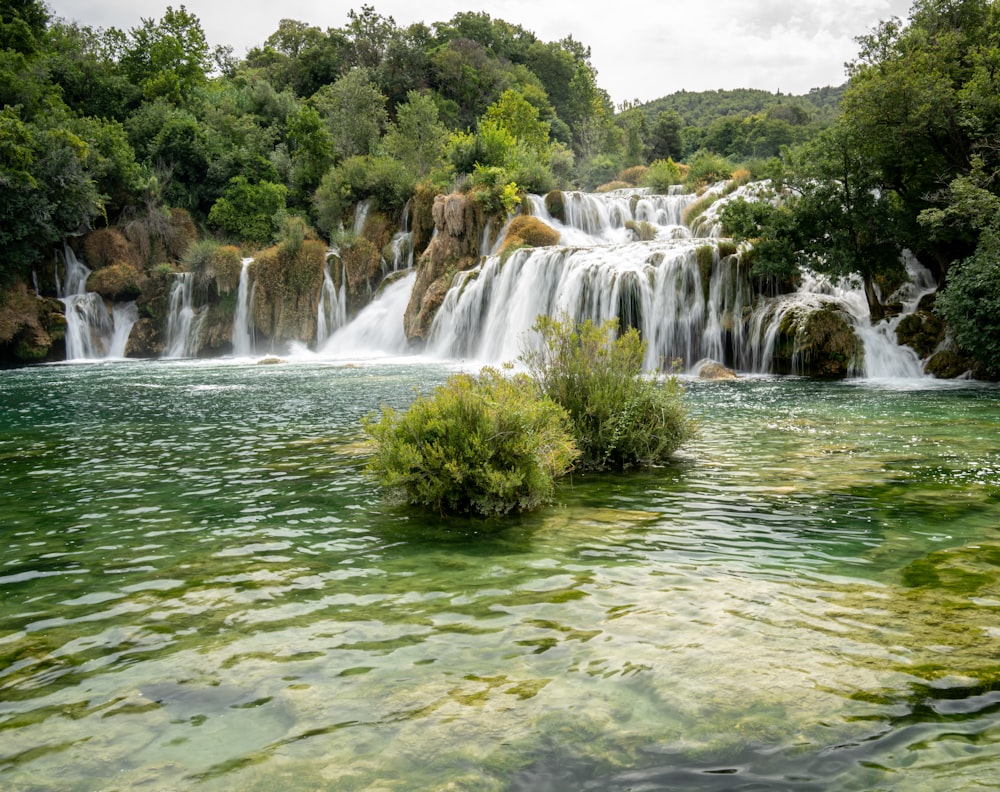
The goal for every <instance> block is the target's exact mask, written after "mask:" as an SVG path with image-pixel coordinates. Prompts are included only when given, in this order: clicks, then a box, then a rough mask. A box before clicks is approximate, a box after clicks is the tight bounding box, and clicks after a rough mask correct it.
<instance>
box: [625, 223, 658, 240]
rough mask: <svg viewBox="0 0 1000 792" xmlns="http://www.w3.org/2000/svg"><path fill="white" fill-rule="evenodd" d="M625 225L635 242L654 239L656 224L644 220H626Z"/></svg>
mask: <svg viewBox="0 0 1000 792" xmlns="http://www.w3.org/2000/svg"><path fill="white" fill-rule="evenodd" d="M625 227H626V228H627V229H628V230H629V231H631V232H632V234H633V236H634V238H635V240H636V241H637V242H652V241H653V240H654V239H656V234H657V230H656V226H655V225H653V224H652V223H647V222H646V221H645V220H626V221H625Z"/></svg>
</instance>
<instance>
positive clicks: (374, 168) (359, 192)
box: [313, 156, 416, 234]
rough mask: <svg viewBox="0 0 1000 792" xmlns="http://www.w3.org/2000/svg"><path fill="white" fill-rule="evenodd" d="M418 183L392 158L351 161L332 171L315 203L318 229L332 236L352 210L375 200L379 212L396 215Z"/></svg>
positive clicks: (347, 160) (353, 158)
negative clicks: (370, 200)
mask: <svg viewBox="0 0 1000 792" xmlns="http://www.w3.org/2000/svg"><path fill="white" fill-rule="evenodd" d="M415 188H416V179H415V178H414V176H413V174H412V173H411V172H410V171H409V170H408V169H407V167H406V165H404V164H403V163H402V162H400V161H398V160H394V159H390V158H389V157H370V156H358V157H349V158H348V159H346V160H344V161H343V162H342V163H340V165H338V166H337V167H336V168H332V169H330V170H329V171H328V172H327V174H326V175H325V176H324V177H323V179H322V181H321V182H320V185H319V188H318V189H317V190H316V195H315V197H314V199H313V202H314V207H315V210H316V218H317V225H318V226H319V227H320V229H321V230H322V231H325V232H326V233H327V234H332V233H333V232H334V231H336V229H337V227H338V226H339V225H340V224H341V223H343V222H344V219H345V217H346V216H347V214H348V211H349V210H350V208H351V207H352V206H354V205H355V204H357V203H359V202H360V201H363V200H364V199H365V198H372V199H373V200H374V203H375V208H377V209H379V210H381V211H383V212H395V211H398V210H399V209H402V207H403V205H404V204H405V203H406V202H407V201H408V200H409V199H410V198H411V197H412V196H413V192H414V189H415Z"/></svg>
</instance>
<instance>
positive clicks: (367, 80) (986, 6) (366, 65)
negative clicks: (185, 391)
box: [0, 0, 1000, 377]
mask: <svg viewBox="0 0 1000 792" xmlns="http://www.w3.org/2000/svg"><path fill="white" fill-rule="evenodd" d="M998 14H1000V9H998V7H997V5H996V4H995V3H992V2H986V0H961V1H958V0H955V1H945V0H920V1H919V2H917V3H915V4H914V6H913V8H912V10H911V13H910V17H909V19H907V20H905V21H903V20H898V19H889V20H885V21H883V22H882V23H881V24H880V25H879V26H878V27H877V28H876V29H874V30H872V31H869V32H867V33H863V34H862V35H861V36H860V37H859V38H858V44H859V52H858V55H857V57H856V59H855V60H854V61H853V62H852V63H850V64H849V67H848V78H849V79H848V81H847V83H846V84H845V85H844V86H841V87H822V88H817V89H815V90H813V91H811V92H810V93H809V94H807V95H805V96H799V97H796V96H783V95H776V94H769V93H767V92H762V91H751V90H744V91H716V92H704V93H689V92H680V93H677V94H673V95H671V96H666V97H663V98H662V99H659V100H657V101H655V102H651V103H649V104H646V105H640V104H638V103H626V104H625V105H623V106H620V107H617V108H616V107H614V106H613V104H612V102H611V100H610V98H609V96H608V94H607V92H605V91H604V90H603V89H602V88H601V87H600V85H599V81H598V74H597V73H596V71H595V69H594V67H593V66H592V64H591V62H590V51H589V48H588V47H587V46H586V45H585V44H584V43H582V42H578V41H576V40H574V39H573V38H571V37H568V38H565V39H563V40H560V41H557V42H545V41H541V40H540V39H538V37H536V36H535V35H534V34H533V33H532V32H531V31H529V30H527V29H526V28H524V27H522V26H520V25H517V24H512V23H509V22H506V21H503V20H499V19H493V18H491V17H490V16H489V15H488V14H486V13H472V12H464V13H459V14H456V15H455V16H454V17H453V18H452V19H451V20H448V21H442V22H434V23H430V24H425V23H417V24H413V25H409V26H406V27H400V26H398V25H397V24H396V23H395V21H394V20H393V19H392V18H391V17H385V16H383V15H381V14H379V13H378V11H377V10H376V9H375V8H374V7H372V6H368V5H363V6H361V8H360V9H356V10H351V11H350V12H348V14H347V21H346V24H345V25H344V26H343V27H340V28H329V29H326V30H323V29H321V28H319V27H316V26H313V25H310V24H309V23H308V22H306V21H297V20H291V19H285V20H282V22H281V23H280V25H279V27H278V29H277V30H276V31H275V32H274V33H273V34H272V35H271V36H269V37H268V38H267V40H266V41H264V42H262V43H261V44H260V45H259V46H257V47H254V48H253V49H251V50H250V51H249V52H248V53H247V54H246V56H245V57H244V58H236V57H235V56H234V55H233V52H232V50H231V48H227V47H226V46H224V45H218V44H216V45H213V44H211V43H210V42H208V41H207V40H206V37H205V34H204V31H203V29H202V26H201V24H200V22H199V20H198V18H197V17H196V16H195V15H193V14H192V13H190V12H189V11H187V9H186V8H185V7H184V6H183V5H181V6H178V7H172V6H168V7H167V8H166V9H165V11H164V13H163V15H162V17H161V18H159V19H143V20H142V22H141V24H140V25H138V26H137V27H134V28H132V29H129V30H118V29H114V28H111V29H92V28H89V27H87V26H86V25H83V24H80V23H77V22H69V21H66V20H62V19H59V18H55V17H53V16H52V14H51V13H50V12H49V11H48V9H47V8H46V7H45V5H44V4H43V3H40V2H37V0H3V1H2V3H0V95H2V99H3V105H4V107H3V111H2V115H0V127H2V131H0V187H2V189H0V249H2V250H3V252H4V255H3V257H2V261H0V282H2V287H3V295H4V296H3V298H2V299H3V301H4V303H5V307H4V309H3V310H2V311H0V315H2V316H4V317H5V318H4V319H3V320H2V321H0V345H2V347H3V349H4V357H5V358H6V359H19V360H23V359H32V358H33V357H39V356H40V357H44V356H45V355H46V354H48V347H45V346H44V344H43V345H42V347H44V348H43V349H42V350H41V351H38V350H35V349H32V348H31V346H32V345H31V344H30V343H28V344H26V343H25V333H26V332H27V331H28V330H32V331H33V332H34V333H35V335H36V336H38V335H39V333H40V332H41V331H42V330H44V329H45V328H44V322H43V321H41V320H36V319H33V318H32V315H31V309H29V308H26V307H25V306H26V305H27V302H30V300H29V299H28V297H26V296H25V295H26V294H28V293H29V292H30V286H29V285H30V284H31V283H32V281H33V280H34V281H35V284H36V285H35V289H36V291H39V292H40V293H41V294H44V295H49V294H51V288H50V286H49V284H48V279H47V277H46V276H45V275H44V274H43V275H42V283H41V286H40V287H39V286H38V278H39V272H40V271H41V272H43V273H44V272H48V271H49V270H50V269H51V264H50V263H46V262H51V261H52V260H53V252H54V251H55V250H58V249H60V248H61V246H62V245H63V243H64V241H65V240H67V239H71V238H78V237H80V236H81V235H83V234H86V233H87V232H92V231H94V230H100V229H118V230H120V231H121V234H122V235H123V236H124V237H126V238H127V241H128V242H129V243H130V244H131V246H132V247H133V248H135V249H138V251H139V256H138V257H136V256H135V255H133V256H132V257H131V259H132V260H131V261H130V264H129V265H130V266H131V268H132V270H134V272H133V271H131V270H127V269H126V270H122V269H119V271H118V272H117V273H106V276H105V280H107V281H109V282H110V283H111V285H110V286H108V287H107V288H108V290H109V292H110V293H114V294H117V295H118V296H121V295H127V294H128V293H130V292H135V293H136V294H137V293H138V292H139V291H141V288H140V286H141V284H137V282H138V281H143V280H144V279H148V278H151V277H155V276H156V274H157V273H160V274H161V275H164V274H166V273H168V272H172V271H174V270H176V269H177V268H185V267H187V268H194V267H196V266H197V264H198V262H199V261H204V260H205V259H206V257H208V258H210V257H211V250H214V249H216V248H217V247H218V246H220V245H228V246H236V247H239V248H241V249H242V250H243V251H244V252H254V251H257V250H261V249H264V248H267V247H268V246H270V245H272V244H275V243H279V242H282V241H283V240H284V241H288V240H292V241H293V242H294V241H295V240H299V242H301V240H302V239H316V238H322V239H323V240H325V241H327V242H329V241H331V240H334V239H339V240H341V241H343V240H344V238H345V235H349V232H346V231H345V230H344V229H345V224H349V220H350V218H351V213H352V212H353V209H354V206H355V205H357V204H358V202H360V201H363V200H366V199H370V200H371V202H372V203H373V204H374V205H375V207H376V208H377V209H378V210H380V211H381V212H383V213H385V215H386V216H387V217H398V216H399V215H400V214H401V212H402V211H403V209H404V207H405V206H407V204H408V202H409V201H411V200H414V199H415V200H416V201H417V202H418V203H419V201H420V200H423V202H424V203H425V204H426V203H427V202H428V201H429V197H433V196H434V195H440V194H449V193H464V194H465V195H467V196H469V198H470V199H471V200H472V201H473V202H475V203H476V204H478V205H479V206H480V207H481V208H482V209H483V211H485V212H488V213H489V212H492V213H500V214H503V213H510V212H512V211H515V210H516V209H517V207H518V206H519V205H520V202H521V201H522V200H523V197H524V196H525V195H526V194H529V193H533V194H545V193H549V192H551V191H553V190H569V189H581V190H596V189H612V188H614V187H619V186H644V187H649V188H651V189H652V190H654V191H666V190H668V189H669V188H670V187H672V186H673V185H674V184H684V186H685V189H688V190H699V189H704V188H705V187H706V186H707V185H709V184H711V183H713V182H715V181H719V180H726V179H730V178H731V177H732V176H733V174H734V173H740V174H742V177H741V178H742V179H744V180H746V179H750V178H752V179H770V180H771V183H772V184H773V185H774V189H775V195H778V196H780V200H774V201H771V202H755V203H747V202H745V201H737V202H735V203H734V205H733V206H732V207H730V208H729V209H727V210H726V212H725V225H726V229H727V231H728V232H729V233H730V234H731V235H732V236H733V238H734V239H735V240H736V241H737V242H740V243H742V242H747V243H750V246H751V247H750V248H748V251H747V252H746V254H745V255H746V257H747V260H748V262H749V263H750V265H751V266H752V268H753V272H754V275H755V276H756V277H758V278H759V279H760V282H761V284H762V288H771V289H781V288H785V287H786V286H787V284H789V283H791V282H793V281H794V279H795V277H796V276H797V273H798V272H799V271H800V268H802V267H809V268H812V269H814V270H817V271H820V272H826V273H829V274H833V275H839V274H843V275H848V274H853V275H856V276H859V277H861V278H863V279H864V282H865V286H866V292H867V293H868V295H869V304H870V306H871V308H872V317H873V319H876V318H878V317H880V316H881V315H882V313H883V311H884V310H887V308H886V307H885V306H883V305H882V295H885V294H888V293H890V292H891V291H892V287H893V284H894V283H895V282H896V281H898V279H899V278H900V277H901V272H902V265H901V263H900V254H901V252H902V251H904V250H909V251H912V253H913V254H914V255H915V256H916V257H917V258H918V259H919V260H920V261H921V262H922V263H923V264H924V265H925V266H927V267H929V268H930V269H931V270H932V271H933V273H934V275H935V277H936V278H937V279H938V281H939V283H941V284H943V286H944V288H943V289H942V290H941V291H940V292H939V295H938V298H937V305H936V306H935V307H934V312H935V313H934V316H937V317H939V319H940V320H943V321H944V322H946V324H947V328H948V331H949V332H950V334H951V337H952V338H953V339H954V342H955V355H956V356H959V357H960V362H959V363H957V364H956V365H957V366H958V367H961V366H963V365H965V362H967V361H972V363H973V364H974V365H975V366H976V372H977V375H978V376H983V377H996V376H998V375H1000V269H998V267H1000V265H998V263H997V258H996V256H997V249H998V244H1000V243H998V232H1000V219H998V218H1000V214H998V212H997V202H998V200H1000V199H998V194H1000V186H998V184H997V179H996V173H997V167H998V160H1000V154H998V152H1000V148H998V146H997V145H996V144H997V140H996V135H997V130H998V129H1000V123H998V122H1000V118H998V115H1000V105H998V104H997V101H996V98H995V97H996V96H997V95H998V92H997V85H996V83H997V81H998V79H1000V78H998V77H997V65H998V63H1000V41H998V38H1000V18H998ZM411 211H412V210H411ZM417 252H418V253H419V252H420V250H418V251H417ZM110 258H111V259H113V258H114V256H110ZM137 259H138V260H137ZM106 263H114V262H113V261H110V260H109V261H108V262H106ZM29 296H30V295H29ZM32 323H34V324H32ZM39 323H41V325H42V327H41V328H40V329H39ZM924 324H927V322H925V323H924ZM918 329H919V330H921V331H926V332H930V333H938V332H943V330H938V329H935V328H929V327H923V326H922V327H921V328H918ZM29 335H30V334H29ZM966 368H968V366H966ZM963 370H965V369H963Z"/></svg>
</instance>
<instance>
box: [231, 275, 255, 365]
mask: <svg viewBox="0 0 1000 792" xmlns="http://www.w3.org/2000/svg"><path fill="white" fill-rule="evenodd" d="M251 264H253V259H252V258H245V259H243V266H242V268H241V269H240V282H239V286H238V288H237V290H236V313H235V315H234V316H233V355H234V356H235V357H250V356H252V355H253V354H254V352H255V351H256V344H255V343H254V326H253V298H254V288H255V286H256V284H254V285H253V286H251V284H250V265H251Z"/></svg>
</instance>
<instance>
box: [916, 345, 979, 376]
mask: <svg viewBox="0 0 1000 792" xmlns="http://www.w3.org/2000/svg"><path fill="white" fill-rule="evenodd" d="M973 365H974V364H973V362H972V361H971V360H970V359H969V358H967V357H965V356H964V355H961V354H959V353H958V352H955V351H953V350H951V349H943V350H941V351H940V352H936V353H934V354H933V355H931V357H930V359H929V360H928V361H927V362H926V363H925V364H924V371H925V372H927V373H928V374H930V375H931V376H933V377H937V378H938V379H955V378H956V377H961V376H963V375H965V374H967V373H968V372H970V371H972V369H973Z"/></svg>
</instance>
